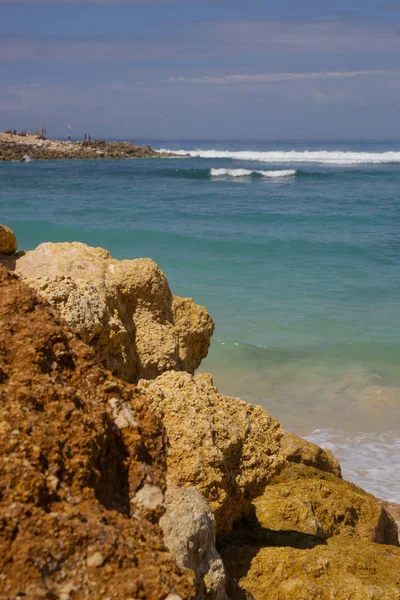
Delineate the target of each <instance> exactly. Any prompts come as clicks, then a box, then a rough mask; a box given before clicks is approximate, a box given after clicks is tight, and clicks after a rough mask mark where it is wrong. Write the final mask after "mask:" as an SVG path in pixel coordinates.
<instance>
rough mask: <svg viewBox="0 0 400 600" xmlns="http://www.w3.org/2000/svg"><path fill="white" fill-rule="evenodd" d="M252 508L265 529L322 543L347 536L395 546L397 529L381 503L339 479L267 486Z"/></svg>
mask: <svg viewBox="0 0 400 600" xmlns="http://www.w3.org/2000/svg"><path fill="white" fill-rule="evenodd" d="M253 505H254V508H255V516H256V519H257V521H258V523H259V525H260V526H261V527H262V528H265V529H272V530H274V531H284V530H286V531H288V530H292V531H297V532H301V533H305V534H309V535H314V536H316V537H319V538H321V539H323V540H326V539H328V538H330V537H332V536H334V535H346V536H349V537H354V538H361V539H365V540H369V541H371V542H377V543H380V544H385V543H386V544H394V545H398V539H397V537H398V536H397V527H396V525H395V523H394V521H393V519H392V518H391V517H390V516H389V514H388V512H387V510H386V509H385V507H384V505H383V503H382V502H381V501H380V500H378V499H377V498H375V497H374V496H372V495H371V494H367V492H364V490H362V489H361V488H359V487H357V486H356V485H354V484H352V483H349V482H348V481H343V480H342V479H339V478H335V479H334V480H332V481H326V480H323V479H316V478H315V479H300V480H297V481H290V482H287V483H280V484H277V485H270V486H268V487H267V488H266V489H265V491H264V493H263V494H262V496H260V497H259V498H256V499H255V500H254V501H253Z"/></svg>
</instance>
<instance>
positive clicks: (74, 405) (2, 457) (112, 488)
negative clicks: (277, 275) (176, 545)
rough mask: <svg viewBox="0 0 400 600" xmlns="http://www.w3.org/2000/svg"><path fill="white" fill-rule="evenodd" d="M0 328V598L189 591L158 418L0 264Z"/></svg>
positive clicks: (190, 578)
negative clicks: (173, 540)
mask: <svg viewBox="0 0 400 600" xmlns="http://www.w3.org/2000/svg"><path fill="white" fill-rule="evenodd" d="M0 332H1V337H0V433H1V435H0V597H2V598H17V597H18V598H19V597H26V598H32V599H33V600H36V599H39V598H59V599H61V600H68V599H69V598H71V600H72V599H74V598H76V599H79V598H88V597H90V598H110V599H114V598H115V599H117V598H118V599H120V598H138V599H139V598H140V599H142V600H144V599H145V598H148V599H149V600H150V599H151V600H153V599H155V598H157V599H160V600H163V599H166V598H178V597H181V598H192V597H193V595H194V589H193V574H192V573H191V571H186V570H184V569H182V568H181V567H178V566H177V565H176V563H175V562H174V561H173V559H172V558H171V556H170V554H169V553H168V552H167V550H166V548H165V545H164V542H163V539H162V534H161V530H160V528H159V526H158V520H159V518H160V516H161V515H162V514H163V512H164V507H163V499H164V490H165V471H166V464H165V453H166V448H165V432H164V428H163V426H162V424H161V422H160V421H159V419H158V418H157V417H156V416H155V415H153V414H152V413H151V412H150V410H149V409H148V406H147V404H146V403H145V402H144V401H143V400H142V399H141V398H140V397H138V395H137V394H136V393H135V390H134V388H133V387H132V386H129V385H128V384H125V383H123V382H121V381H118V380H116V379H114V378H113V377H112V376H111V374H110V373H109V372H108V371H106V370H104V369H102V368H101V367H100V366H99V365H98V363H97V361H96V359H95V357H94V355H93V352H92V350H90V349H89V348H88V346H86V344H84V343H83V342H82V341H80V340H78V339H77V338H76V337H75V336H74V335H73V334H71V333H70V332H68V331H67V330H66V329H65V327H64V325H63V324H62V322H61V321H60V320H59V319H58V317H55V315H54V313H53V312H52V310H51V308H50V307H49V306H48V305H47V304H46V303H44V302H43V301H42V300H39V299H38V297H37V295H36V294H35V293H34V292H33V291H32V290H31V289H30V288H28V286H26V285H25V284H23V283H22V282H21V281H20V280H19V279H18V277H17V276H16V275H15V274H12V273H11V272H10V271H8V270H7V269H5V268H3V267H0Z"/></svg>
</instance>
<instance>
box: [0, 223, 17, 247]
mask: <svg viewBox="0 0 400 600" xmlns="http://www.w3.org/2000/svg"><path fill="white" fill-rule="evenodd" d="M17 249H18V246H17V238H16V237H15V233H14V232H13V230H12V229H10V228H9V227H7V225H0V254H12V253H13V252H16V251H17Z"/></svg>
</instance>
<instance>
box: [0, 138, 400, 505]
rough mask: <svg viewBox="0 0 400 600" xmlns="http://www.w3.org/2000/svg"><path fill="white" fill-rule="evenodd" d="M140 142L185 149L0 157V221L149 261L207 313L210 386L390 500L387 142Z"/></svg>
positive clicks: (397, 299) (391, 294)
mask: <svg viewBox="0 0 400 600" xmlns="http://www.w3.org/2000/svg"><path fill="white" fill-rule="evenodd" d="M153 147H156V148H157V147H160V148H161V147H164V148H170V149H174V150H177V149H183V150H191V151H193V152H192V154H193V155H194V156H192V157H190V158H185V157H182V158H173V159H162V160H161V159H147V160H122V161H51V162H34V161H32V162H30V163H24V164H22V163H12V164H11V163H7V164H6V163H0V184H1V187H0V222H3V223H6V224H7V225H10V226H11V227H12V228H13V229H14V230H15V232H16V234H17V237H18V240H19V246H20V247H21V248H24V249H29V248H33V247H35V246H36V245H37V244H39V243H40V242H43V241H73V240H79V241H83V242H86V243H88V244H91V245H96V246H102V247H105V248H107V249H108V250H109V251H110V252H111V253H112V254H113V255H114V256H115V257H116V258H132V257H137V256H150V257H151V258H153V259H154V260H155V261H156V262H157V263H158V264H159V265H160V266H161V268H162V269H163V270H164V271H165V273H166V275H167V277H168V280H169V282H170V285H171V288H172V291H173V292H174V293H176V294H179V295H183V296H192V297H193V298H195V299H196V301H198V302H199V303H202V304H204V305H205V306H206V307H207V308H208V310H209V311H210V313H211V315H212V316H213V318H214V320H215V321H216V324H217V327H216V332H215V334H214V340H213V343H212V347H211V350H210V353H209V357H208V358H207V359H206V361H204V363H203V365H202V369H203V370H208V371H210V372H212V373H213V374H214V380H215V382H216V384H217V385H218V387H219V389H220V391H222V392H224V393H228V394H232V395H238V396H241V397H243V398H246V399H248V400H250V401H252V402H255V403H259V404H262V405H263V406H265V407H266V408H267V409H268V410H270V412H271V413H272V414H273V415H274V416H276V417H277V418H278V419H279V420H280V421H281V422H282V424H283V425H284V426H285V427H286V428H288V429H292V430H295V431H296V432H298V433H300V434H302V435H307V436H309V437H310V438H311V439H316V440H317V441H319V442H320V443H322V442H323V441H324V440H325V443H326V444H331V445H332V447H333V448H334V449H335V450H336V451H337V453H338V454H339V456H340V458H342V462H343V465H344V467H345V473H346V468H348V473H349V476H351V478H353V479H354V480H355V481H358V482H359V483H361V484H363V485H364V487H367V488H369V489H371V490H372V491H375V492H376V493H378V492H379V494H380V495H381V496H382V495H385V497H390V498H392V499H397V500H398V501H399V500H400V484H398V483H397V482H395V481H393V480H394V475H393V474H394V469H395V468H396V463H397V462H398V451H399V444H400V410H399V409H400V367H399V365H400V143H399V144H397V145H396V144H356V143H352V144H348V143H347V144H344V143H343V144H334V145H333V144H331V145H329V144H321V143H319V144H315V143H314V144H310V143H309V144H306V143H304V144H294V143H289V142H288V143H286V144H285V143H279V144H260V143H257V144H256V143H244V142H237V143H233V142H230V143H226V142H225V143H222V142H220V143H218V144H217V143H216V142H208V143H202V144H200V143H198V142H185V143H180V144H179V143H172V142H159V143H155V144H153ZM305 151H308V153H307V152H305ZM293 152H295V153H296V154H293ZM310 152H311V153H312V154H310ZM348 152H351V154H348ZM199 154H200V156H201V157H198V155H199ZM195 155H196V156H195ZM357 452H358V454H357ZM382 457H383V460H382ZM374 461H375V462H374ZM383 463H384V464H385V469H389V471H388V472H386V471H385V469H384V467H383ZM379 464H380V466H379ZM371 465H372V466H371ZM392 467H393V472H392V470H391V469H392Z"/></svg>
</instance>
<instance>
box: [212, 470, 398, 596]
mask: <svg viewBox="0 0 400 600" xmlns="http://www.w3.org/2000/svg"><path fill="white" fill-rule="evenodd" d="M277 481H279V483H277ZM395 546H398V530H397V525H396V522H395V520H394V519H393V518H392V516H391V515H390V514H389V511H388V510H387V508H386V507H385V503H383V502H382V501H380V500H378V499H377V498H374V497H373V496H372V495H371V494H367V493H366V492H364V491H363V490H361V489H360V488H358V487H357V486H355V485H354V484H352V483H349V482H347V481H344V480H343V479H341V478H339V477H337V476H335V475H334V474H333V473H329V472H327V471H323V470H319V469H317V468H316V467H314V466H312V465H304V464H293V463H292V464H291V463H287V464H286V466H285V468H284V469H283V470H282V472H281V473H280V474H279V475H278V476H277V477H276V478H275V479H274V480H273V481H272V482H271V484H270V485H269V486H267V487H266V489H265V490H264V492H263V494H262V495H261V496H259V497H258V498H256V499H255V500H253V503H252V509H251V511H250V512H249V514H248V515H246V516H245V517H243V518H242V519H241V520H240V521H238V522H236V523H235V524H234V527H233V529H232V531H231V532H230V533H229V534H228V535H227V536H225V538H222V539H221V540H220V543H219V551H220V553H221V556H222V558H223V561H224V565H225V568H226V571H227V576H228V577H227V578H228V581H230V582H233V583H234V585H233V587H232V590H231V594H230V598H231V599H232V600H239V599H241V598H243V597H252V598H254V599H255V600H309V599H311V600H312V599H315V600H317V599H319V600H320V599H321V600H337V599H338V600H364V599H366V600H399V598H400V587H399V582H400V574H399V573H400V549H399V548H398V547H395ZM246 595H247V596H246Z"/></svg>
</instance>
